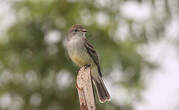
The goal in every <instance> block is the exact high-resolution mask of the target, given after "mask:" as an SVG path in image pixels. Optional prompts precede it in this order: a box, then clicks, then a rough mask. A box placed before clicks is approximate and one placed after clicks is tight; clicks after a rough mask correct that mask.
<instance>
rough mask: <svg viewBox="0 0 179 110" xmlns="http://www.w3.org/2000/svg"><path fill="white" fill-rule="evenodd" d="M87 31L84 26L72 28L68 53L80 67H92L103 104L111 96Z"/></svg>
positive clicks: (92, 73) (93, 78) (94, 80)
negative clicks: (87, 36)
mask: <svg viewBox="0 0 179 110" xmlns="http://www.w3.org/2000/svg"><path fill="white" fill-rule="evenodd" d="M86 32H87V30H86V29H85V28H83V26H82V25H80V24H76V25H73V26H72V27H71V29H70V30H69V33H68V37H67V51H68V54H69V56H70V58H71V60H72V61H73V62H74V63H75V64H76V65H77V66H79V67H82V66H84V65H90V68H91V75H92V80H93V83H94V85H95V87H96V90H97V93H98V97H99V100H100V102H101V103H104V102H106V101H109V100H110V95H109V93H108V91H107V89H106V87H105V85H104V82H103V80H102V73H101V68H100V64H99V59H98V56H97V53H96V51H95V50H94V47H93V46H92V45H91V44H90V43H89V41H88V40H87V39H86V36H85V33H86Z"/></svg>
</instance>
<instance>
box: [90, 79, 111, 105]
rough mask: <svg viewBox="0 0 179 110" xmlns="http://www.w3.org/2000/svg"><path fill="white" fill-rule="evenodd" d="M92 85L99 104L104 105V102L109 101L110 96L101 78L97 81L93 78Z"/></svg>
mask: <svg viewBox="0 0 179 110" xmlns="http://www.w3.org/2000/svg"><path fill="white" fill-rule="evenodd" d="M93 83H94V85H95V87H96V91H97V95H98V98H99V101H100V102H101V103H104V102H106V101H110V95H109V93H108V91H107V89H106V87H105V85H104V82H103V80H102V78H101V77H100V76H99V77H98V78H97V79H96V78H93Z"/></svg>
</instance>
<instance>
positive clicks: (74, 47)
mask: <svg viewBox="0 0 179 110" xmlns="http://www.w3.org/2000/svg"><path fill="white" fill-rule="evenodd" d="M67 50H68V54H69V56H70V58H71V59H72V61H73V62H74V63H75V64H76V65H78V66H79V67H81V66H84V65H85V64H91V63H93V61H92V59H91V57H90V56H89V54H88V53H87V50H86V48H85V46H84V41H83V40H82V38H81V37H72V38H71V39H70V40H69V41H68V43H67Z"/></svg>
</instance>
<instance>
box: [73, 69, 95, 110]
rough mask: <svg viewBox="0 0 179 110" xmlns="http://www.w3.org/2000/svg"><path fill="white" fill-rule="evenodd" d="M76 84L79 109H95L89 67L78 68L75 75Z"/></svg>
mask: <svg viewBox="0 0 179 110" xmlns="http://www.w3.org/2000/svg"><path fill="white" fill-rule="evenodd" d="M76 85H77V86H76V88H77V90H78V95H79V101H80V110H96V103H95V98H94V93H93V87H92V80H91V75H90V67H87V68H85V67H82V68H80V70H79V71H78V75H77V81H76Z"/></svg>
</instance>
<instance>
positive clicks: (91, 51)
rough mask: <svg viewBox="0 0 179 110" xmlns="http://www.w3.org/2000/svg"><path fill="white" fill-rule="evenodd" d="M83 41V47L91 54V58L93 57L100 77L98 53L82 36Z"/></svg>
mask: <svg viewBox="0 0 179 110" xmlns="http://www.w3.org/2000/svg"><path fill="white" fill-rule="evenodd" d="M84 41H85V43H84V45H85V48H86V50H87V52H88V53H89V55H90V56H91V58H92V59H93V61H94V63H95V64H96V65H97V67H98V73H99V75H100V76H101V77H102V73H101V68H100V65H99V59H98V55H97V53H96V51H95V50H94V47H93V46H92V45H91V44H90V43H89V41H88V40H87V39H85V38H84Z"/></svg>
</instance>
